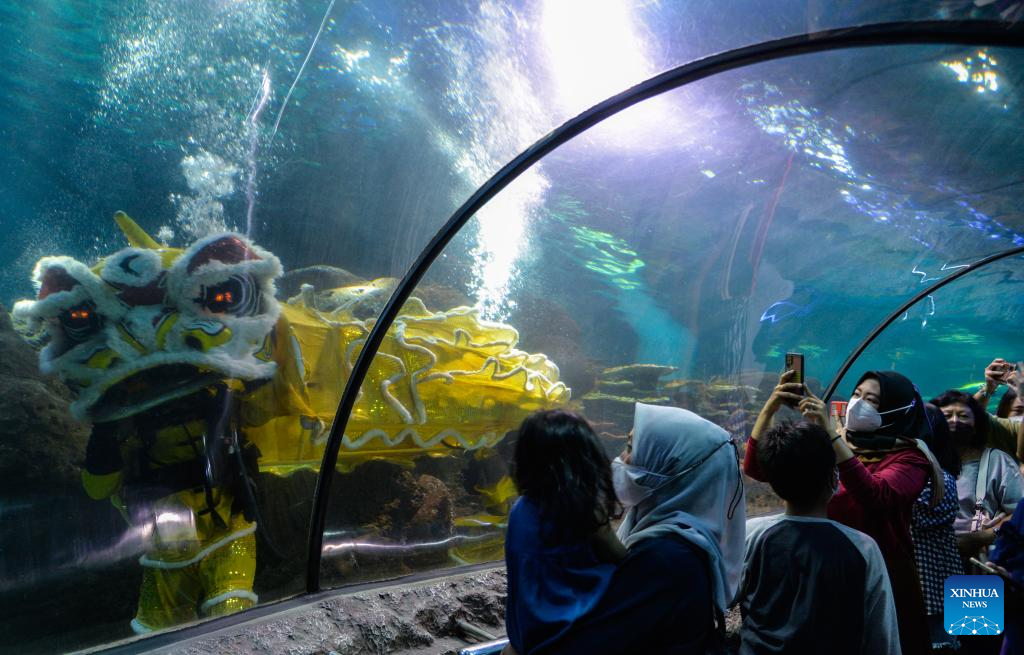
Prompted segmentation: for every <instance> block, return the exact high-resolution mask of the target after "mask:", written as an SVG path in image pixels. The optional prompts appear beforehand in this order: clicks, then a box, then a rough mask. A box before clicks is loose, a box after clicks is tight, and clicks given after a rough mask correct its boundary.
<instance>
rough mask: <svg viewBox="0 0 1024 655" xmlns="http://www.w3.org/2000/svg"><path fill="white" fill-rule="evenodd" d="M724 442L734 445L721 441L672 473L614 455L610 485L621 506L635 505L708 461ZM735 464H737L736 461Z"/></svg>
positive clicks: (725, 442)
mask: <svg viewBox="0 0 1024 655" xmlns="http://www.w3.org/2000/svg"><path fill="white" fill-rule="evenodd" d="M726 444H730V445H732V446H733V447H734V448H735V446H736V444H735V443H734V442H733V440H732V439H730V440H729V441H723V442H722V443H720V444H718V446H716V447H715V448H713V449H712V450H711V452H709V453H708V454H707V455H705V456H704V457H702V458H701V459H700V460H699V461H698V462H696V463H694V464H691V465H690V466H688V467H686V468H685V469H683V470H682V471H679V472H678V473H674V474H672V475H662V474H661V473H654V472H652V471H648V470H647V469H645V468H643V467H640V466H634V465H632V464H627V463H625V462H624V461H622V458H621V457H616V458H615V459H613V460H612V486H613V487H614V488H615V495H616V496H617V497H618V499H619V502H620V503H622V506H623V507H627V508H628V507H635V506H637V505H639V504H640V503H642V502H643V501H645V500H646V499H647V498H648V496H650V495H651V494H653V493H654V492H655V491H657V490H658V489H661V488H662V487H664V486H665V485H666V484H668V483H669V482H670V481H672V480H674V479H675V478H680V477H682V476H684V475H686V474H687V473H689V472H690V471H692V470H694V469H695V468H697V467H698V466H700V465H702V464H703V463H704V462H706V461H708V459H710V458H711V456H712V455H714V454H715V453H717V452H718V449H719V448H721V447H722V446H724V445H726ZM737 466H739V464H738V462H737ZM641 478H643V480H644V482H645V483H646V484H641V483H640V479H641ZM730 514H731V512H730Z"/></svg>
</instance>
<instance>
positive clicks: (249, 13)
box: [0, 0, 1024, 653]
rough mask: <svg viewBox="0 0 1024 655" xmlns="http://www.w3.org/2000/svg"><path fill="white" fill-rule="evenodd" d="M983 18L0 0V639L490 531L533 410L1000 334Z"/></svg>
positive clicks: (989, 74)
mask: <svg viewBox="0 0 1024 655" xmlns="http://www.w3.org/2000/svg"><path fill="white" fill-rule="evenodd" d="M1021 18H1024V5H1022V3H1021V2H1019V1H1017V0H995V1H983V0H973V1H972V0H943V1H942V2H888V1H882V0H872V1H868V2H858V3H850V2H837V1H831V0H823V1H818V2H798V1H791V0H779V1H777V2H772V3H760V2H755V1H753V0H739V1H737V2H710V1H705V0H698V1H696V2H640V1H636V0H601V1H589V0H588V1H583V0H516V1H515V2H499V1H497V0H458V1H457V2H435V1H431V0H409V1H407V2H406V1H403V2H390V3H389V2H372V1H370V0H362V1H358V2H357V1H346V0H342V1H340V2H336V1H335V0H315V1H314V0H200V1H193V2H155V1H151V0H137V1H132V2H116V3H115V2H98V1H97V0H30V1H26V2H13V1H10V0H7V1H4V2H0V41H2V43H4V48H3V49H2V50H0V59H2V65H0V81H2V84H0V135H2V138H3V145H4V147H3V148H2V149H0V190H2V197H3V199H4V203H3V210H2V214H0V226H2V230H0V234H2V237H0V305H2V307H0V310H2V311H0V607H3V608H4V611H3V612H2V613H0V652H5V653H7V652H9V653H57V652H68V651H77V650H84V649H96V648H105V647H108V646H111V645H114V644H121V643H124V642H125V640H131V639H137V640H139V641H138V643H139V644H141V645H142V646H144V645H145V643H146V639H152V637H151V636H150V635H153V634H154V633H161V632H164V633H166V632H167V631H175V630H181V629H182V628H184V627H187V626H193V628H192V629H193V630H195V629H196V628H195V627H194V626H197V625H198V626H199V628H198V629H199V630H203V629H208V628H209V626H215V625H218V622H217V620H216V619H217V618H218V617H223V616H225V615H236V616H244V615H242V614H238V613H239V612H247V611H252V610H253V609H254V608H255V609H258V608H260V607H263V606H267V605H268V604H272V603H275V602H279V601H284V600H286V599H295V598H299V599H301V598H304V597H308V595H309V594H311V593H316V592H321V591H324V590H332V589H338V588H344V587H346V586H350V585H354V584H357V583H368V582H376V581H384V580H392V579H395V578H397V577H402V576H407V575H418V574H423V573H426V572H437V571H442V570H444V571H453V572H455V571H459V570H464V567H467V566H472V565H476V564H481V563H488V562H500V561H501V560H502V557H503V550H502V548H503V535H504V527H505V523H506V519H507V516H508V511H509V506H510V503H511V502H512V501H514V499H515V493H516V491H515V486H514V484H513V483H512V481H511V478H510V476H509V466H508V463H509V460H510V456H511V453H512V451H513V448H514V444H515V438H516V428H517V426H518V425H519V423H520V422H521V421H522V419H523V418H524V417H525V416H526V415H527V414H529V413H530V412H532V411H534V410H536V409H541V408H548V407H567V408H570V409H572V410H575V411H578V412H581V413H583V414H584V415H585V416H586V417H587V418H588V419H589V420H590V421H591V422H592V424H593V426H594V428H595V431H596V432H597V433H598V434H599V436H600V438H601V439H602V442H603V444H604V446H605V448H606V450H607V452H608V453H609V455H611V456H614V455H615V454H617V453H618V452H619V451H620V450H621V449H622V447H623V444H624V441H625V435H626V433H627V432H628V431H629V429H630V426H631V422H632V416H633V408H634V405H635V403H636V402H638V401H642V402H645V403H653V404H660V405H675V406H680V407H685V408H687V409H690V410H693V411H695V412H697V413H699V414H701V415H702V416H704V417H706V418H708V419H709V420H711V421H714V422H715V423H717V424H719V425H721V426H722V427H723V428H725V429H726V430H728V431H729V432H730V433H731V434H732V435H734V436H735V437H736V438H737V439H738V440H739V441H740V442H745V440H746V438H747V435H748V433H749V430H750V428H751V426H752V424H753V420H754V418H755V416H756V414H757V412H758V409H759V407H760V405H761V403H763V402H764V400H765V399H766V397H767V394H768V392H769V391H770V390H771V389H772V387H773V386H774V385H775V384H776V383H777V380H778V375H779V373H780V372H781V371H782V370H783V367H784V360H785V356H786V353H787V352H798V353H802V354H803V356H804V361H805V374H806V378H807V383H808V386H809V388H810V389H811V390H812V391H813V392H815V393H818V394H819V395H825V396H827V397H830V398H836V399H845V398H847V397H848V396H849V394H850V392H851V386H852V384H853V382H854V381H855V380H856V378H857V377H859V375H860V374H861V373H862V372H863V371H865V370H869V369H894V370H897V371H900V372H902V373H904V374H906V375H907V376H909V377H910V378H911V379H912V380H914V382H915V383H916V384H917V385H918V387H919V388H920V390H921V393H922V394H923V396H924V397H925V398H929V397H931V396H933V395H936V394H938V393H939V392H941V391H943V390H946V389H950V388H963V389H971V388H972V386H971V385H977V384H979V383H980V382H981V381H982V380H983V372H984V369H985V366H986V364H987V363H988V362H990V361H991V360H992V359H993V358H995V357H1003V358H1005V359H1007V360H1009V361H1012V362H1016V361H1018V360H1024V347H1022V344H1021V339H1020V335H1021V331H1022V328H1024V304H1022V303H1021V302H1020V298H1021V293H1022V291H1024V266H1022V263H1024V261H1022V259H1021V257H1022V255H1021V254H1020V253H1021V252H1022V251H1024V115H1022V114H1024V104H1022V101H1024V47H1022V46H1024V25H1022V24H1021V23H1020V22H1019V21H1020V19H1021ZM996 401H998V395H997V397H996V398H995V399H993V402H996ZM748 483H749V484H748V486H747V489H746V504H747V513H748V515H756V514H759V513H766V512H773V511H778V509H779V505H778V501H777V500H776V499H775V497H774V496H773V494H772V493H771V492H770V490H769V489H768V488H767V487H766V486H764V485H760V484H758V483H754V482H751V481H748Z"/></svg>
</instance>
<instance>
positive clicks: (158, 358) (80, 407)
mask: <svg viewBox="0 0 1024 655" xmlns="http://www.w3.org/2000/svg"><path fill="white" fill-rule="evenodd" d="M164 364H188V365H192V366H196V367H197V368H199V367H201V368H207V369H213V370H215V371H217V372H219V373H222V374H223V375H225V376H226V377H229V378H238V379H241V380H262V379H265V378H271V377H273V376H274V373H275V371H276V370H277V364H276V363H275V362H264V361H260V360H258V359H256V358H255V357H251V358H248V359H245V360H242V359H239V358H236V357H234V356H232V355H231V354H228V353H202V352H199V351H191V352H189V351H174V352H158V353H154V354H152V355H148V356H145V357H140V358H139V359H135V360H132V361H131V364H130V365H122V366H117V367H115V368H113V369H108V371H109V372H108V373H107V375H105V376H103V377H102V378H100V379H98V380H97V379H93V381H92V383H91V384H90V385H89V386H88V387H85V388H84V389H82V390H81V392H80V394H79V396H78V399H77V400H75V402H73V403H72V404H71V411H72V413H73V414H74V415H75V416H76V417H78V418H87V417H88V410H89V408H90V407H92V406H93V405H94V404H95V403H96V402H97V401H99V399H100V398H101V397H102V396H103V394H104V393H106V391H107V390H108V389H109V388H110V387H112V386H114V385H115V384H117V383H118V382H121V381H122V380H125V379H127V378H129V377H131V376H133V375H135V374H136V373H139V372H141V371H144V370H146V369H149V368H153V367H156V366H161V365H164ZM50 368H51V369H54V370H57V369H58V368H59V370H60V372H61V373H62V374H64V375H67V376H68V377H69V378H71V379H81V378H76V377H75V373H76V372H77V373H78V374H79V375H81V374H82V373H83V372H85V371H91V372H92V374H93V375H95V374H96V371H97V369H91V368H88V367H86V366H84V365H82V366H75V367H74V368H75V369H77V370H71V371H68V369H66V368H64V367H63V366H61V367H57V366H55V365H54V364H52V363H51V364H50ZM69 368H70V367H69Z"/></svg>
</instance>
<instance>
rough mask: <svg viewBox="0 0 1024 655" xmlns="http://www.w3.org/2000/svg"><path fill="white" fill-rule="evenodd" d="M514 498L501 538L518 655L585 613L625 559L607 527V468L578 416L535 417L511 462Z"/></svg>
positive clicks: (548, 413)
mask: <svg viewBox="0 0 1024 655" xmlns="http://www.w3.org/2000/svg"><path fill="white" fill-rule="evenodd" d="M512 479H513V480H514V481H515V484H516V488H517V489H518V491H519V494H520V497H519V499H518V500H517V501H516V503H515V504H514V505H513V506H512V511H511V513H510V514H509V522H508V532H507V533H506V535H505V564H506V566H507V569H508V601H507V606H506V612H505V623H506V626H507V629H508V638H509V642H510V645H511V647H512V649H514V652H516V653H518V654H519V655H531V654H535V653H543V652H545V649H547V650H549V651H550V650H551V649H552V648H551V647H552V646H553V644H554V642H555V641H556V640H557V639H558V638H559V637H560V636H561V635H563V634H565V633H566V632H567V631H568V630H569V628H570V627H571V626H572V625H573V623H574V622H575V621H576V620H577V619H579V618H580V617H582V616H583V615H584V614H586V613H587V612H588V611H590V610H591V609H592V608H593V607H594V606H595V605H596V604H597V602H598V601H599V600H600V599H601V596H602V594H603V593H604V592H605V590H606V589H607V588H608V583H609V582H610V581H611V578H612V573H614V571H615V565H616V562H618V561H619V560H621V559H622V558H623V557H625V554H626V553H625V549H624V548H623V546H622V543H621V542H620V541H619V540H618V538H617V537H616V536H615V533H614V532H613V531H612V529H611V526H610V524H609V521H610V520H611V519H612V518H613V516H614V515H615V512H616V509H617V507H618V503H617V501H616V498H615V491H614V488H613V487H612V476H611V464H610V462H609V461H608V456H607V455H606V454H605V452H604V450H603V448H602V447H601V444H600V442H599V441H598V439H597V436H596V435H595V434H594V431H593V430H592V429H591V427H590V425H589V424H588V423H587V422H586V420H585V419H583V418H582V417H581V416H578V415H577V414H574V413H572V412H569V411H565V410H545V411H540V412H535V413H533V414H531V415H530V416H528V417H527V418H526V420H524V421H523V424H522V426H520V428H519V436H518V440H517V442H516V446H515V455H514V457H513V461H512Z"/></svg>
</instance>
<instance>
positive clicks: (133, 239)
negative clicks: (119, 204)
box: [114, 211, 163, 250]
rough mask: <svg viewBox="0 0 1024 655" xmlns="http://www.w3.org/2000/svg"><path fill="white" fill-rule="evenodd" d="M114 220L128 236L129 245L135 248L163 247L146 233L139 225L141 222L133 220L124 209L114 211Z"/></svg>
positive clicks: (155, 248) (153, 248)
mask: <svg viewBox="0 0 1024 655" xmlns="http://www.w3.org/2000/svg"><path fill="white" fill-rule="evenodd" d="M114 222H115V223H117V226H118V227H119V228H121V231H122V232H124V235H125V236H126V237H128V245H130V246H132V247H133V248H148V249H150V250H157V249H159V248H162V247H163V246H161V245H160V244H159V243H157V242H156V241H155V240H154V239H153V237H151V236H149V235H148V234H146V231H145V230H143V229H142V228H141V227H139V224H138V223H136V222H135V221H133V220H132V219H131V217H130V216H129V215H128V214H126V213H124V212H122V211H118V212H114Z"/></svg>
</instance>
